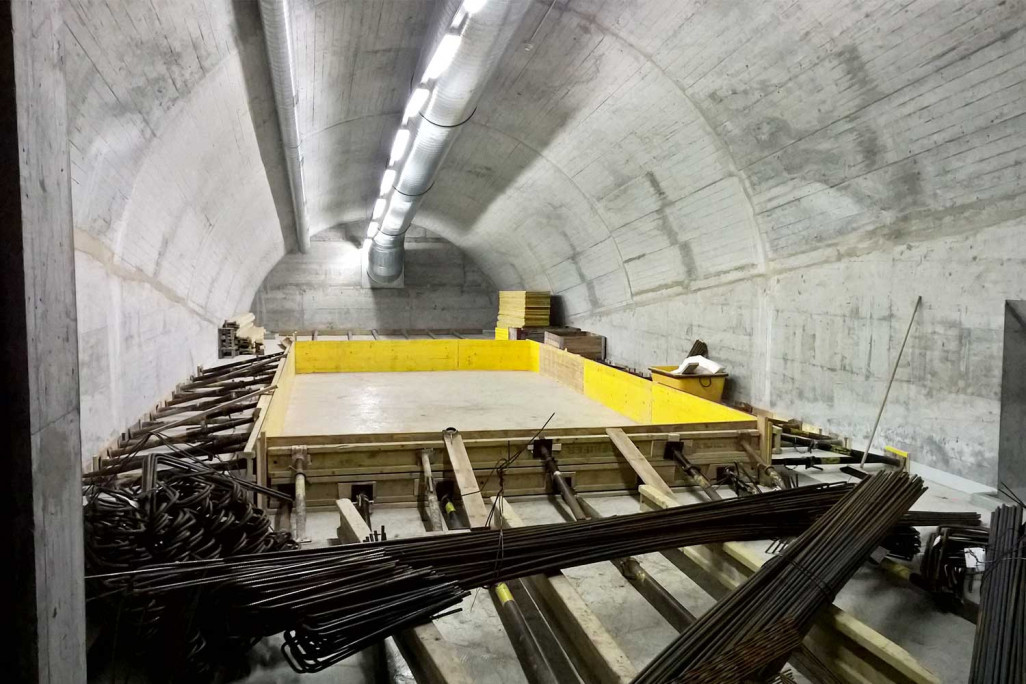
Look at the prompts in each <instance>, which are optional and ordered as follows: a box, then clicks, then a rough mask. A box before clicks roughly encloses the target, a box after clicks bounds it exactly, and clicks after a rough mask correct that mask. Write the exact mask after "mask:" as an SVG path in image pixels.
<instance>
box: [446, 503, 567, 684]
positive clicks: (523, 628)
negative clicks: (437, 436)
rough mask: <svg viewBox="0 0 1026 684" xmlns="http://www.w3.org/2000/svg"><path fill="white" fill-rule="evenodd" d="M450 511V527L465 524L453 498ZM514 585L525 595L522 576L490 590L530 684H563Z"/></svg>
mask: <svg viewBox="0 0 1026 684" xmlns="http://www.w3.org/2000/svg"><path fill="white" fill-rule="evenodd" d="M446 511H447V513H448V515H449V523H448V524H449V529H450V530H457V529H460V528H461V527H463V525H462V524H461V523H460V520H459V516H458V515H457V514H456V507H455V506H453V504H452V501H449V502H447V503H446ZM511 585H512V586H513V587H515V588H516V589H517V593H518V594H521V595H524V594H525V593H526V592H527V589H526V588H524V587H523V584H522V583H521V581H520V580H519V579H510V580H508V582H496V583H495V584H493V585H491V586H490V587H488V592H489V594H490V595H491V597H492V602H493V603H494V604H495V610H496V612H497V613H498V614H499V620H500V621H501V622H502V627H503V629H505V630H506V635H507V636H508V637H509V642H510V644H511V645H512V646H513V652H514V653H516V655H517V660H518V661H519V662H520V667H521V668H522V669H523V671H524V676H525V677H527V681H528V682H530V684H560V682H559V679H557V677H556V673H555V671H554V669H553V666H552V663H550V662H549V660H548V658H546V656H545V652H544V651H543V650H542V647H541V645H540V644H539V643H538V639H537V638H536V637H535V635H534V632H533V631H532V630H531V626H530V625H529V624H528V622H527V618H526V617H525V616H524V611H523V610H522V609H521V608H520V604H519V603H518V602H517V600H516V598H515V597H514V596H513V592H512V590H511V589H510V587H511Z"/></svg>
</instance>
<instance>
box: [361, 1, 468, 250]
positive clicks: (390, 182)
mask: <svg viewBox="0 0 1026 684" xmlns="http://www.w3.org/2000/svg"><path fill="white" fill-rule="evenodd" d="M487 1H488V0H463V4H462V5H461V6H460V9H459V10H458V11H457V12H456V14H455V16H454V17H453V20H452V24H451V25H450V28H449V31H448V32H446V34H445V35H444V36H443V37H442V39H441V40H440V41H439V42H438V46H437V47H436V48H435V51H434V54H432V55H431V59H430V60H429V61H428V65H427V67H426V68H425V69H424V75H423V77H422V78H421V79H420V85H419V86H418V87H417V88H416V89H415V90H414V91H413V93H412V94H411V95H410V99H409V102H407V103H406V109H404V110H403V120H402V124H401V125H400V127H399V130H398V131H397V132H396V134H395V139H394V140H393V141H392V151H391V153H390V154H389V159H388V167H387V168H386V169H385V174H384V175H383V176H382V177H381V189H380V190H379V191H378V199H377V200H375V202H374V210H373V211H372V212H371V222H370V224H369V225H368V226H367V239H368V240H371V239H373V238H374V236H375V235H377V234H378V232H380V230H381V220H382V218H383V217H384V215H385V210H386V209H387V208H388V198H389V195H391V194H392V190H393V189H394V188H395V182H396V176H397V175H398V173H399V171H398V168H397V167H398V165H399V162H401V161H402V160H403V157H405V156H406V152H407V150H408V149H409V147H410V139H411V137H412V135H411V133H410V129H409V122H410V120H411V119H412V118H413V117H415V116H417V115H418V114H420V111H421V110H422V109H423V108H424V105H425V104H426V103H427V101H428V97H430V95H431V87H430V86H431V84H432V81H435V80H436V79H438V77H439V76H441V75H442V74H443V73H445V70H446V69H448V68H449V65H451V64H452V60H453V58H455V57H456V51H457V50H458V49H459V47H460V41H462V40H463V29H464V28H465V27H466V22H467V20H468V19H469V18H470V17H471V16H473V15H474V14H476V13H477V12H479V11H480V10H481V8H482V7H484V5H485V3H486V2H487Z"/></svg>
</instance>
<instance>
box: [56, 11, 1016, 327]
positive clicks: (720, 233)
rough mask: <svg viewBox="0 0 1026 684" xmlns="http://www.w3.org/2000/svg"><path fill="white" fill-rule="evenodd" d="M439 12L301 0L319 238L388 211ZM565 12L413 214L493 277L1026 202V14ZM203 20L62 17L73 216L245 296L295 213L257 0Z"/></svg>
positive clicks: (640, 273)
mask: <svg viewBox="0 0 1026 684" xmlns="http://www.w3.org/2000/svg"><path fill="white" fill-rule="evenodd" d="M431 4H432V3H431V2H430V0H331V1H328V2H315V1H314V0H298V1H297V2H296V3H295V23H294V31H295V38H296V41H295V45H296V52H297V65H296V72H297V80H298V83H299V105H300V128H301V134H302V138H303V145H304V156H305V164H304V168H305V172H306V179H307V183H308V197H309V212H310V217H311V225H312V226H313V229H314V231H317V230H321V229H324V228H326V227H329V226H332V225H336V224H339V223H345V222H349V221H353V220H359V219H360V218H363V217H366V216H367V215H368V214H369V210H370V206H371V204H372V203H373V199H374V197H375V196H376V193H377V185H378V182H379V178H380V174H381V171H382V170H383V168H384V163H385V156H386V154H387V148H388V145H389V142H390V140H391V137H392V135H393V133H394V131H395V128H396V125H397V121H398V116H399V112H400V110H401V108H402V106H403V103H404V101H405V99H406V97H407V93H408V89H409V84H410V81H411V78H412V76H413V73H412V72H413V69H414V65H415V63H416V59H417V55H418V53H419V50H420V43H421V39H422V37H423V33H424V30H425V27H426V23H427V21H428V18H429V15H430V10H431ZM549 4H550V3H549V2H548V1H547V0H537V1H536V2H535V3H534V7H533V8H532V10H531V11H530V12H529V14H528V17H527V19H526V21H525V22H524V25H523V26H522V27H521V31H520V33H519V35H518V37H517V38H516V40H515V41H514V44H515V45H514V49H513V50H512V51H511V52H510V53H509V54H508V55H507V56H506V58H505V60H504V61H503V63H502V65H501V68H500V71H499V73H498V75H497V77H496V79H495V80H494V82H493V83H492V84H491V85H490V87H489V88H488V90H487V92H486V95H485V97H484V99H483V100H482V102H481V105H480V107H479V109H478V112H477V114H476V115H475V116H474V118H473V119H472V121H471V122H470V124H469V125H468V126H467V128H466V130H465V131H464V132H463V134H462V136H461V137H460V139H459V141H458V143H457V145H456V147H455V149H454V150H453V152H452V154H451V155H450V157H449V159H448V161H447V163H446V165H445V167H444V169H443V171H442V173H441V174H440V177H439V179H438V181H437V183H436V185H435V187H434V189H433V190H432V192H431V194H430V195H429V197H428V200H427V201H426V202H425V205H424V207H423V209H422V211H421V213H420V215H419V217H418V221H417V222H418V223H419V224H420V225H423V226H425V227H426V228H429V229H431V230H434V231H436V232H438V233H439V234H441V235H443V236H445V237H446V238H448V239H450V240H452V241H453V242H455V243H456V244H458V245H461V246H463V247H465V248H466V249H467V250H469V251H470V252H471V253H472V255H473V256H474V258H475V259H476V260H478V261H479V262H480V263H481V264H482V266H483V267H484V268H485V270H486V271H487V272H488V273H489V275H490V276H491V277H492V278H493V279H494V280H495V281H496V282H497V284H499V285H500V286H501V287H520V286H526V287H538V288H546V289H552V290H553V291H554V292H558V293H561V294H563V295H564V296H565V297H566V299H567V301H568V302H569V309H570V311H571V312H572V313H578V312H585V311H592V310H602V309H605V308H608V307H616V306H618V305H622V304H625V303H630V302H633V301H635V300H644V299H645V298H646V297H651V296H661V295H663V294H666V293H668V292H683V291H688V290H691V289H696V288H701V287H702V286H703V285H704V284H709V283H716V282H721V281H722V280H723V279H734V278H744V277H747V276H748V275H751V274H752V273H760V272H765V271H766V269H767V268H769V269H771V270H772V269H774V268H778V267H786V266H787V264H788V260H790V259H794V258H795V257H796V256H797V255H802V254H808V253H811V252H816V253H823V254H826V253H832V254H836V252H837V251H838V250H845V249H855V250H858V249H864V248H865V247H866V245H867V244H870V243H867V242H866V240H865V238H866V237H867V235H866V233H867V231H868V232H869V233H871V234H872V236H874V239H878V240H888V239H891V238H894V237H896V236H897V237H900V239H905V238H906V237H907V238H913V239H914V236H915V233H916V232H917V231H919V230H931V231H935V230H937V229H938V228H946V229H950V230H958V228H959V226H969V225H972V226H978V225H979V224H980V221H981V220H984V221H990V222H994V221H996V220H997V219H999V218H1000V217H1002V216H1008V215H1011V214H1015V213H1017V212H1021V211H1022V208H1023V207H1022V202H1023V200H1022V197H1021V196H1020V195H1018V194H1017V193H1014V192H1012V190H1013V189H1014V188H1013V186H1014V185H1015V184H1016V183H1018V182H1019V180H1020V178H1021V171H1020V169H1021V166H1016V165H1015V163H1014V162H1017V161H1018V162H1021V145H1022V138H1023V133H1022V126H1021V125H1020V124H1019V122H1018V121H1016V120H1015V117H1017V116H1021V115H1022V113H1023V111H1024V104H1023V98H1022V85H1021V77H1020V76H1021V74H1020V71H1021V70H1019V69H1016V68H1014V67H1016V66H1017V65H1019V66H1021V61H1022V59H1021V54H1022V50H1023V45H1024V42H1026V38H1024V32H1022V31H1020V30H1019V29H1020V28H1021V27H1022V25H1023V23H1024V19H1023V16H1024V13H1023V12H1022V11H1021V10H1022V9H1023V3H1022V2H1021V1H1018V2H1015V1H1013V2H1006V3H974V2H956V1H955V0H920V1H919V2H912V3H908V4H905V5H903V6H901V7H896V6H895V5H894V4H893V3H890V2H885V1H881V2H875V3H867V2H863V1H861V0H860V1H858V2H856V1H855V0H843V1H840V0H839V1H837V2H829V3H827V2H821V1H819V0H797V1H795V2H789V3H766V2H762V1H761V0H742V1H738V0H729V1H728V0H720V1H715V2H681V1H680V0H631V1H616V2H613V1H609V0H572V1H567V0H556V2H555V3H554V4H553V5H552V8H551V11H548V9H549ZM195 10H196V11H195V12H194V13H184V12H182V11H181V7H180V5H178V4H177V3H173V2H167V3H152V4H151V3H142V2H137V1H135V0H107V1H106V2H91V3H85V2H80V1H78V0H76V1H74V2H71V3H70V4H69V12H68V13H69V19H68V24H69V30H70V31H71V34H72V35H71V36H70V37H69V71H70V72H71V73H70V77H69V83H70V86H69V87H70V89H71V93H70V99H71V101H72V104H73V107H74V110H73V125H72V131H71V136H72V141H73V145H74V151H73V154H74V155H75V158H74V160H73V163H74V171H75V181H76V184H75V190H76V194H75V198H74V200H75V214H76V225H77V226H78V227H79V229H80V230H81V231H85V232H86V233H88V234H89V235H90V236H93V237H95V238H97V239H98V240H99V241H100V242H102V243H103V245H105V247H106V248H108V249H110V250H111V251H112V252H113V253H114V254H116V255H117V257H118V258H119V259H121V260H124V261H125V262H127V263H128V264H129V265H130V266H131V267H133V268H137V269H139V270H140V271H142V272H143V273H145V274H146V275H147V276H148V277H151V278H155V279H157V280H159V281H160V283H161V284H163V285H164V286H168V287H171V289H172V290H174V292H175V293H176V294H178V295H181V296H182V297H184V298H185V299H187V300H188V301H189V302H190V303H191V304H192V305H195V306H198V307H199V308H200V309H202V310H208V309H209V307H210V306H211V305H212V300H211V297H214V298H217V299H218V301H219V302H223V301H225V300H227V301H228V302H230V305H227V308H229V309H230V308H233V307H238V306H245V304H246V303H247V302H248V297H251V296H252V293H253V291H255V289H256V287H257V286H258V285H259V283H260V281H261V280H262V277H263V275H264V274H265V273H266V272H267V270H269V269H270V267H271V266H272V265H273V263H274V262H275V261H276V260H277V258H278V257H280V256H281V254H282V253H283V252H284V251H285V250H286V249H287V248H288V247H289V246H290V244H289V243H288V242H287V241H288V240H289V239H290V238H291V215H290V212H289V211H288V208H287V196H283V194H282V193H283V186H282V185H281V184H280V182H279V179H280V177H281V169H280V163H279V162H280V159H279V155H277V154H275V152H276V149H275V146H276V145H277V142H278V141H277V134H276V131H275V129H274V117H273V112H272V110H270V109H269V101H270V100H269V92H268V86H267V78H266V75H265V73H263V72H261V71H260V70H261V68H262V67H265V66H266V61H265V59H264V57H263V54H262V47H263V46H262V42H261V36H260V33H259V21H258V18H257V16H256V8H255V3H253V2H245V1H241V0H238V1H236V2H228V1H227V0H222V1H220V2H205V3H199V4H197V5H196V6H195ZM543 17H545V18H544V20H543ZM528 41H530V45H528ZM967 92H969V93H971V94H972V97H968V98H967V97H966V93H967ZM987 145H989V146H990V147H989V148H988V147H986V146H987ZM988 149H989V150H991V151H992V153H989V154H988ZM275 207H276V208H275ZM980 214H986V215H987V217H985V218H983V219H979V218H977V216H978V215H980ZM279 227H280V229H279ZM888 231H889V232H888ZM283 236H284V237H283ZM824 250H826V252H824ZM235 271H238V272H239V273H229V272H235ZM164 272H171V273H172V275H168V276H167V277H165V276H163V275H161V274H162V273H164ZM176 280H177V281H178V282H177V284H176V282H175V281H176ZM186 284H187V285H186ZM215 285H216V287H215ZM200 291H202V292H200ZM214 308H215V309H218V310H220V309H222V308H224V307H223V306H214Z"/></svg>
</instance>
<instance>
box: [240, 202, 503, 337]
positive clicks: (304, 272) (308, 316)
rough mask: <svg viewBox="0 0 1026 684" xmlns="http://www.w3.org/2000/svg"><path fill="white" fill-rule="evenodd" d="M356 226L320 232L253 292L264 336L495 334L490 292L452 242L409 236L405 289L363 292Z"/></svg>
mask: <svg viewBox="0 0 1026 684" xmlns="http://www.w3.org/2000/svg"><path fill="white" fill-rule="evenodd" d="M366 234H367V225H366V223H365V222H360V223H358V224H355V225H350V226H346V227H341V226H339V227H335V228H329V229H328V230H324V231H322V232H320V233H318V234H317V235H315V236H314V237H313V241H312V242H311V244H310V251H309V252H307V253H306V254H300V253H298V252H296V253H292V254H289V255H287V256H285V257H284V258H283V259H282V260H281V261H279V262H278V264H277V265H276V266H275V267H274V268H273V269H272V270H271V272H270V273H269V274H268V275H267V278H265V279H264V282H263V284H261V286H260V289H259V290H257V294H256V297H255V298H254V299H253V306H252V307H251V310H252V311H253V312H254V313H255V314H256V316H257V320H258V321H260V324H261V325H263V326H264V327H265V328H267V329H268V330H276V331H279V332H288V331H292V330H312V329H317V330H318V331H319V336H320V334H323V332H324V331H326V330H332V329H335V330H339V329H362V330H373V329H377V330H404V329H405V330H414V329H421V330H424V329H432V328H434V329H439V328H445V329H451V328H464V329H466V328H478V329H484V328H494V327H495V317H496V315H497V312H498V294H497V292H496V290H495V286H494V285H492V283H491V281H490V280H488V277H487V276H485V275H484V273H482V272H481V269H479V268H478V267H477V265H476V264H475V263H474V262H472V261H471V260H469V259H468V258H466V256H465V255H464V253H463V252H462V251H461V250H460V249H459V248H457V247H455V246H453V245H452V244H450V243H449V242H447V241H445V240H442V239H439V238H437V237H434V236H432V235H431V234H429V233H427V232H426V231H424V230H421V229H419V228H413V229H412V230H410V231H409V232H408V233H407V237H406V271H405V274H404V282H405V286H404V287H402V288H397V289H371V288H367V287H364V286H363V285H362V281H363V279H362V278H361V273H362V270H363V259H362V256H363V251H362V245H363V241H364V237H365V236H366Z"/></svg>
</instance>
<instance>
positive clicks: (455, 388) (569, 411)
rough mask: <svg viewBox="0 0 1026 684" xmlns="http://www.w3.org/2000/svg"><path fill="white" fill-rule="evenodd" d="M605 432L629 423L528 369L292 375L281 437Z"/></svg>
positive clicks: (608, 410)
mask: <svg viewBox="0 0 1026 684" xmlns="http://www.w3.org/2000/svg"><path fill="white" fill-rule="evenodd" d="M549 416H552V420H551V421H550V422H549V426H550V427H591V426H596V427H601V426H605V427H610V426H616V425H634V421H632V420H631V419H629V418H627V417H626V416H622V415H620V414H619V413H617V412H616V411H613V410H612V409H609V408H606V407H605V406H603V405H602V404H600V403H598V402H597V401H595V400H594V399H589V398H588V397H586V396H584V395H583V394H580V393H578V392H576V391H574V390H572V389H570V388H568V387H565V386H563V385H561V384H559V383H558V382H556V381H555V380H552V379H551V378H546V377H544V376H541V375H538V374H537V373H532V372H530V371H436V372H410V373H308V374H304V375H297V376H296V380H295V384H294V385H293V387H292V394H291V395H290V396H289V405H288V410H287V413H286V414H285V427H284V433H283V434H286V435H330V434H352V433H360V434H363V433H377V432H436V431H441V430H444V429H445V428H447V427H455V428H456V429H458V430H463V431H467V430H504V429H509V430H520V429H522V430H531V429H538V428H540V427H541V426H542V425H544V424H545V421H547V420H548V419H549Z"/></svg>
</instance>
